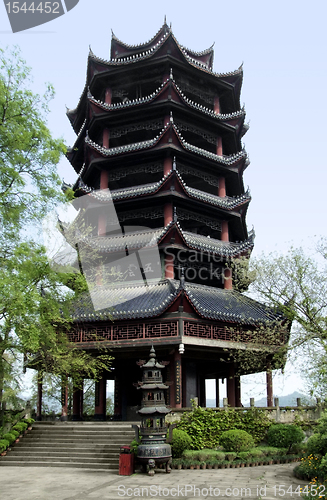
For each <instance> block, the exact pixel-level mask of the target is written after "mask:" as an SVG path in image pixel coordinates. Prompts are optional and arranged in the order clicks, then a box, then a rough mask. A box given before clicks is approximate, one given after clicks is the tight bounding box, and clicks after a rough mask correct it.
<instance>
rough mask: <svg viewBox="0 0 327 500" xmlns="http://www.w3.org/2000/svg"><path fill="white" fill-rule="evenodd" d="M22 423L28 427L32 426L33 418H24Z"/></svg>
mask: <svg viewBox="0 0 327 500" xmlns="http://www.w3.org/2000/svg"><path fill="white" fill-rule="evenodd" d="M23 422H26V423H27V425H28V427H29V426H30V425H32V424H34V422H35V420H34V418H32V417H30V418H24V419H23Z"/></svg>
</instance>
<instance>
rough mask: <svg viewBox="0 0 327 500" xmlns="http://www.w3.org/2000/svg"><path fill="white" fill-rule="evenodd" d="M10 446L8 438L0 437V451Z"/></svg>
mask: <svg viewBox="0 0 327 500" xmlns="http://www.w3.org/2000/svg"><path fill="white" fill-rule="evenodd" d="M9 446H10V443H9V441H8V439H0V450H1V451H0V453H2V452H3V451H5V450H6V449H7V448H9Z"/></svg>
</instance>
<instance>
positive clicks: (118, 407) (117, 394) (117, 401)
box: [114, 374, 122, 420]
mask: <svg viewBox="0 0 327 500" xmlns="http://www.w3.org/2000/svg"><path fill="white" fill-rule="evenodd" d="M121 414H122V398H121V388H120V377H119V376H118V375H117V374H116V376H115V391H114V418H115V420H120V419H121Z"/></svg>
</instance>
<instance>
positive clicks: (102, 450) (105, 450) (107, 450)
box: [10, 446, 119, 457]
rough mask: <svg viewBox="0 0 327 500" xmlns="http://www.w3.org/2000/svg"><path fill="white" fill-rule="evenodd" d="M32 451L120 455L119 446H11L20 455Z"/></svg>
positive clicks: (12, 453) (14, 452)
mask: <svg viewBox="0 0 327 500" xmlns="http://www.w3.org/2000/svg"><path fill="white" fill-rule="evenodd" d="M32 453H43V454H44V453H51V455H53V454H58V455H60V454H61V453H63V454H66V453H67V454H68V453H70V454H79V453H80V454H87V453H90V454H97V455H103V456H108V457H111V456H115V457H116V456H117V455H119V447H113V448H111V447H108V448H103V447H100V448H94V449H92V450H88V449H85V448H79V447H75V448H72V447H70V446H57V447H50V446H28V447H20V448H18V447H17V446H14V447H13V448H11V452H10V454H11V455H14V454H15V455H16V454H19V455H25V454H32Z"/></svg>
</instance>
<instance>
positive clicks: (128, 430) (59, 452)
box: [0, 423, 135, 470]
mask: <svg viewBox="0 0 327 500" xmlns="http://www.w3.org/2000/svg"><path fill="white" fill-rule="evenodd" d="M134 437H135V433H134V430H133V428H132V427H131V425H130V424H123V425H122V424H120V425H115V424H114V425H111V424H109V425H108V423H103V424H102V425H101V424H100V425H98V424H92V425H87V424H85V423H83V424H80V423H79V424H73V425H71V424H66V423H55V424H54V423H37V424H34V426H33V429H32V431H29V432H28V433H27V434H26V435H25V436H24V437H23V438H21V439H20V441H19V442H18V443H15V444H14V445H13V447H12V450H11V451H10V452H8V453H7V455H6V456H5V457H1V458H0V466H2V465H12V466H14V465H19V466H22V465H25V466H31V465H34V466H36V467H63V466H65V467H77V468H91V469H105V470H117V469H118V465H119V450H120V446H126V445H129V444H130V443H131V441H132V440H133V439H134Z"/></svg>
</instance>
